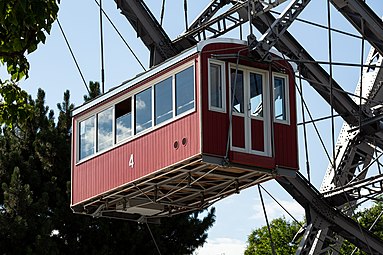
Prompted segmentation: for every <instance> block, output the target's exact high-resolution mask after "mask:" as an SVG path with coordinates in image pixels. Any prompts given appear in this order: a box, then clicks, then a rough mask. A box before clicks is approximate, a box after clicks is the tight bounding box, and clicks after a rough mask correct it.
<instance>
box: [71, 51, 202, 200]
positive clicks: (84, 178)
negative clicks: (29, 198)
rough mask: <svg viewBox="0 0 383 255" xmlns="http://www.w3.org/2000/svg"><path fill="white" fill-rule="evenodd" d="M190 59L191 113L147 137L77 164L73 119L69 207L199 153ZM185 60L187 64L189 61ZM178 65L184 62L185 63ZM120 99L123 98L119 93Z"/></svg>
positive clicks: (197, 87)
mask: <svg viewBox="0 0 383 255" xmlns="http://www.w3.org/2000/svg"><path fill="white" fill-rule="evenodd" d="M193 56H194V58H193V61H195V98H194V106H195V111H193V112H191V113H189V114H187V115H185V116H183V117H181V118H179V119H176V120H174V121H172V122H170V123H168V124H166V125H164V126H162V127H159V128H156V127H154V130H153V131H149V132H148V133H147V134H143V135H140V136H138V137H137V138H134V139H133V140H131V141H129V142H126V143H123V144H121V145H118V146H115V147H114V148H113V149H110V150H108V151H106V152H104V153H100V154H99V155H96V156H94V157H91V158H89V159H88V160H85V161H84V162H80V163H79V164H76V155H77V151H76V146H75V144H76V136H77V135H78V134H77V130H76V125H75V120H76V119H75V118H76V117H77V116H76V117H75V118H74V121H73V124H74V125H73V143H72V144H73V148H72V194H71V195H72V201H71V204H72V205H76V204H78V203H81V202H84V201H86V200H88V199H90V198H94V197H97V196H101V195H102V194H103V193H105V192H108V191H111V190H113V189H116V188H118V187H120V186H123V185H125V184H127V183H130V182H132V181H136V180H139V179H140V178H141V177H144V176H146V175H149V174H151V173H153V172H155V171H158V170H161V169H164V168H166V167H169V166H171V165H174V164H176V163H179V162H182V161H184V160H186V159H188V158H191V157H193V156H196V155H200V154H201V143H200V141H201V136H200V134H201V130H200V113H199V112H200V110H199V93H200V92H199V67H198V58H196V56H197V55H193ZM188 60H189V61H190V58H188ZM182 63H185V61H183V62H182ZM177 66H179V64H177ZM150 80H151V79H150ZM143 84H145V83H143ZM136 87H137V86H134V87H133V88H136ZM131 89H132V88H130V89H129V90H127V91H130V90H131ZM120 96H124V95H123V94H120ZM107 102H109V100H108V101H107ZM104 103H105V102H104ZM101 106H102V105H101ZM96 107H99V106H96ZM184 138H185V139H186V140H185V141H186V144H185V145H183V143H182V140H183V139H184ZM175 142H178V148H175V147H174V143H175ZM132 154H133V156H134V167H133V168H131V167H130V166H129V160H130V155H132Z"/></svg>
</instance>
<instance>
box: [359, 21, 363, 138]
mask: <svg viewBox="0 0 383 255" xmlns="http://www.w3.org/2000/svg"><path fill="white" fill-rule="evenodd" d="M360 23H361V26H362V34H364V22H363V20H362V19H361V21H360ZM361 48H362V49H361V54H360V55H361V56H360V63H361V65H363V63H364V37H363V38H362V45H361ZM362 92H363V67H362V66H361V67H360V85H359V96H360V97H359V131H361V128H362V126H361V125H362V94H363V93H362Z"/></svg>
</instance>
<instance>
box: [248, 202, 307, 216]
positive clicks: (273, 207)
mask: <svg viewBox="0 0 383 255" xmlns="http://www.w3.org/2000/svg"><path fill="white" fill-rule="evenodd" d="M264 202H265V208H266V213H267V218H268V220H270V221H271V220H272V219H275V218H279V217H282V216H283V215H284V216H285V217H286V219H289V220H292V219H291V217H290V216H289V215H288V213H287V212H285V210H283V209H282V207H281V206H280V205H278V204H277V203H276V202H275V201H274V200H271V199H270V200H264ZM278 202H279V203H280V204H281V205H282V206H283V207H284V208H285V209H286V210H287V211H288V212H289V213H290V214H291V215H293V216H294V218H296V219H297V220H299V221H300V220H303V218H304V215H305V211H304V209H303V207H302V206H300V205H299V204H298V203H297V202H296V201H294V200H278ZM252 209H253V210H254V211H253V214H252V216H251V219H254V220H264V219H265V215H264V212H263V208H262V204H261V201H260V199H256V201H255V202H254V205H253V207H252Z"/></svg>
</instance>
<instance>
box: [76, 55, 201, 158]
mask: <svg viewBox="0 0 383 255" xmlns="http://www.w3.org/2000/svg"><path fill="white" fill-rule="evenodd" d="M189 67H193V70H194V72H193V85H194V86H193V94H194V95H193V98H194V104H193V108H192V109H190V110H188V111H185V112H183V113H181V114H179V115H176V110H175V107H176V100H175V97H176V91H175V89H176V86H175V75H176V74H178V73H180V72H181V71H183V70H185V69H187V68H189ZM195 72H196V64H195V61H190V62H187V63H185V64H182V65H180V66H178V67H176V68H174V69H173V70H171V71H169V72H167V73H166V74H165V75H161V76H159V77H157V78H155V79H153V80H151V81H149V82H148V83H147V84H145V85H143V86H139V87H137V88H135V89H133V90H131V91H129V92H128V93H126V95H124V96H122V97H118V98H117V99H115V100H113V101H110V102H108V103H107V104H105V105H104V106H102V107H100V108H96V107H95V109H93V110H92V111H90V112H89V113H87V114H84V115H81V116H80V117H78V118H77V119H76V120H75V125H76V128H77V130H76V138H75V141H76V145H75V148H76V165H79V164H81V163H83V162H85V161H87V160H89V159H91V158H93V157H96V156H98V155H100V154H102V153H105V152H107V151H109V150H111V149H113V148H115V147H118V146H121V145H122V144H125V143H127V142H130V141H132V140H134V139H137V138H139V137H141V136H143V135H145V134H147V133H149V132H152V131H153V130H155V129H157V128H161V127H162V126H165V125H167V124H168V123H170V122H173V121H177V120H178V119H180V118H182V117H184V116H186V115H188V114H190V113H192V112H195V111H196V109H197V98H196V84H197V83H196V82H197V80H196V73H195ZM169 77H172V98H173V116H172V118H170V119H169V120H167V121H164V122H162V123H160V124H159V125H155V124H154V107H155V103H154V86H155V85H156V84H157V83H159V82H161V81H163V80H165V79H167V78H169ZM148 88H151V90H152V91H151V93H152V126H151V127H150V128H147V129H145V130H144V131H142V132H140V133H138V134H136V128H135V126H136V123H135V115H136V112H135V96H136V95H137V94H138V93H140V92H142V91H144V90H146V89H148ZM129 97H130V98H131V109H132V117H131V126H132V135H131V136H130V137H127V138H125V139H123V140H122V141H120V142H118V143H117V141H116V130H115V129H116V125H115V116H116V115H115V105H116V104H118V103H120V102H122V101H124V100H126V99H128V98H129ZM110 107H113V145H112V146H110V147H108V148H106V149H104V150H101V151H97V135H98V130H97V129H98V127H97V116H98V114H99V113H101V112H103V111H104V110H106V109H109V108H110ZM91 117H94V118H95V131H94V132H95V133H94V153H93V154H92V155H89V156H87V157H84V158H82V159H80V133H79V130H80V123H81V122H83V121H85V120H87V119H88V118H91Z"/></svg>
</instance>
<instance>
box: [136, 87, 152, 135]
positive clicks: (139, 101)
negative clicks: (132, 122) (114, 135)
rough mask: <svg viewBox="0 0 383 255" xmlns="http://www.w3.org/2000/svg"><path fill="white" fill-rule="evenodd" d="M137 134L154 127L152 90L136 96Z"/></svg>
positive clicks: (149, 89)
mask: <svg viewBox="0 0 383 255" xmlns="http://www.w3.org/2000/svg"><path fill="white" fill-rule="evenodd" d="M135 99H136V100H135V102H136V104H135V107H136V108H135V109H136V111H135V116H136V118H135V119H136V134H138V133H140V132H142V131H144V130H145V129H148V128H150V127H152V88H148V89H146V90H144V91H142V92H140V93H138V94H137V95H136V96H135Z"/></svg>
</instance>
